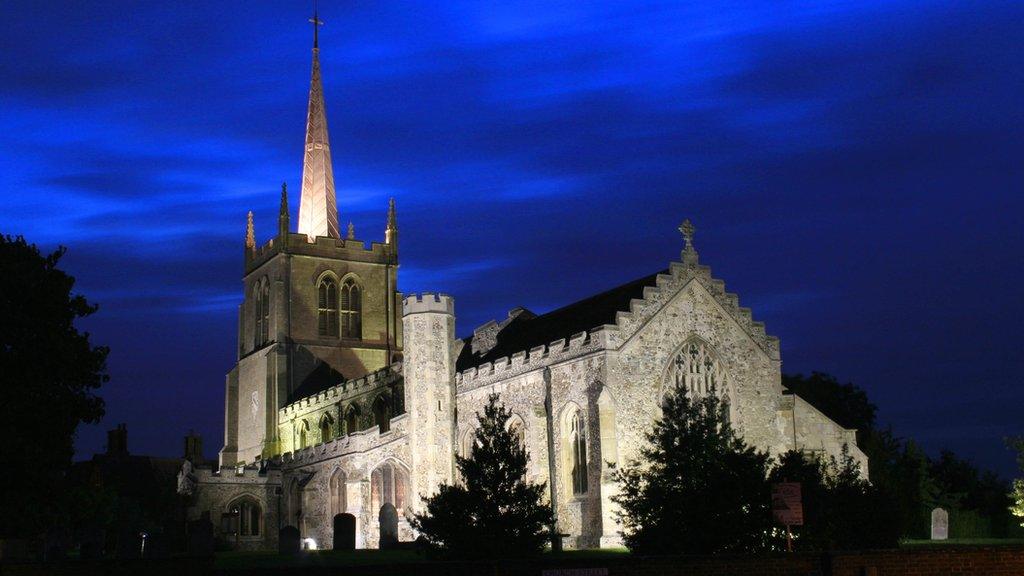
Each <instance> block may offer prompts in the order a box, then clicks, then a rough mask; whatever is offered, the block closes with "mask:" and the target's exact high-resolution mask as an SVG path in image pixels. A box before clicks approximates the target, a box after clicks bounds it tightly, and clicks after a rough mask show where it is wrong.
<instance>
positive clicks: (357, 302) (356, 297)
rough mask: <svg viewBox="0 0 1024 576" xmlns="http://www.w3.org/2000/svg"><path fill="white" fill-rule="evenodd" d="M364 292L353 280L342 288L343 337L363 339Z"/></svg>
mask: <svg viewBox="0 0 1024 576" xmlns="http://www.w3.org/2000/svg"><path fill="white" fill-rule="evenodd" d="M362 311H363V292H362V290H361V289H360V288H359V285H358V284H356V283H355V281H354V280H352V279H351V278H349V279H347V280H345V283H344V284H342V286H341V337H342V338H362V337H363V324H362Z"/></svg>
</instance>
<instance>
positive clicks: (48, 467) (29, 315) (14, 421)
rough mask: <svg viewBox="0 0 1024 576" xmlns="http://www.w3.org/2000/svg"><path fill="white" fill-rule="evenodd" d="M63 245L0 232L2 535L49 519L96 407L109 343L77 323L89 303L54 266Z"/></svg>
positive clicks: (29, 530) (99, 411) (32, 531)
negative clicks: (96, 341) (79, 434)
mask: <svg viewBox="0 0 1024 576" xmlns="http://www.w3.org/2000/svg"><path fill="white" fill-rule="evenodd" d="M64 252H65V249H64V248H58V249H57V250H56V251H55V252H53V253H52V254H48V255H42V254H40V252H39V249H38V248H37V247H36V246H35V245H32V244H28V243H27V242H25V239H24V238H21V237H17V238H12V237H10V236H0V438H3V443H4V446H5V450H4V452H3V453H4V457H3V466H4V469H5V472H4V473H2V474H0V538H17V537H31V536H35V535H38V534H40V533H41V532H42V531H43V530H45V528H46V527H48V526H49V525H51V524H52V522H53V521H54V519H55V517H56V515H57V513H58V511H59V509H60V507H61V499H60V496H61V495H62V494H63V490H62V488H63V479H64V474H65V472H66V470H67V468H68V466H69V465H70V464H71V457H72V456H73V454H74V449H73V441H74V435H75V430H76V428H77V427H78V424H79V423H81V422H88V423H93V422H97V421H99V419H100V418H101V417H102V416H103V401H102V400H100V399H99V398H98V397H96V396H95V395H94V394H93V391H94V390H96V389H97V388H98V387H99V386H100V385H101V384H102V383H103V382H106V380H107V375H106V358H107V349H106V348H105V347H101V346H93V345H92V344H91V343H90V342H89V334H88V333H84V334H83V333H80V332H79V331H78V330H77V328H76V327H75V321H76V320H77V319H79V318H84V317H86V316H89V315H90V314H92V313H93V312H95V311H96V306H94V305H91V304H89V303H88V302H87V301H86V300H85V298H84V297H82V296H80V295H74V294H72V293H71V291H72V288H73V287H74V283H75V279H74V278H73V277H71V276H69V275H68V274H66V273H65V272H63V271H62V270H60V269H59V268H58V267H57V264H58V262H59V261H60V258H61V257H62V256H63V255H64Z"/></svg>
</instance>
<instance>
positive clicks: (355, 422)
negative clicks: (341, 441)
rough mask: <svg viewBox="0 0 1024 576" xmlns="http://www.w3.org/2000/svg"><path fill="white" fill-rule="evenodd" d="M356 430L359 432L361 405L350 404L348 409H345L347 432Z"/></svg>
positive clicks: (352, 432) (351, 432)
mask: <svg viewBox="0 0 1024 576" xmlns="http://www.w3.org/2000/svg"><path fill="white" fill-rule="evenodd" d="M356 432H359V407H358V406H356V405H355V404H349V406H348V410H346V411H345V433H346V434H354V433H356Z"/></svg>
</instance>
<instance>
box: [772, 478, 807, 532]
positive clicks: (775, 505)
mask: <svg viewBox="0 0 1024 576" xmlns="http://www.w3.org/2000/svg"><path fill="white" fill-rule="evenodd" d="M772 516H773V517H774V518H775V521H776V522H778V523H779V524H785V525H786V526H803V524H804V504H803V502H802V501H801V500H800V483H799V482H780V483H778V484H772Z"/></svg>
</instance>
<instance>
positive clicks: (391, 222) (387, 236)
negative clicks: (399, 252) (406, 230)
mask: <svg viewBox="0 0 1024 576" xmlns="http://www.w3.org/2000/svg"><path fill="white" fill-rule="evenodd" d="M397 239H398V216H397V214H396V212H395V199H394V198H392V199H391V200H389V201H388V224H387V226H385V228H384V243H385V244H391V243H393V242H394V241H395V240H397Z"/></svg>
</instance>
